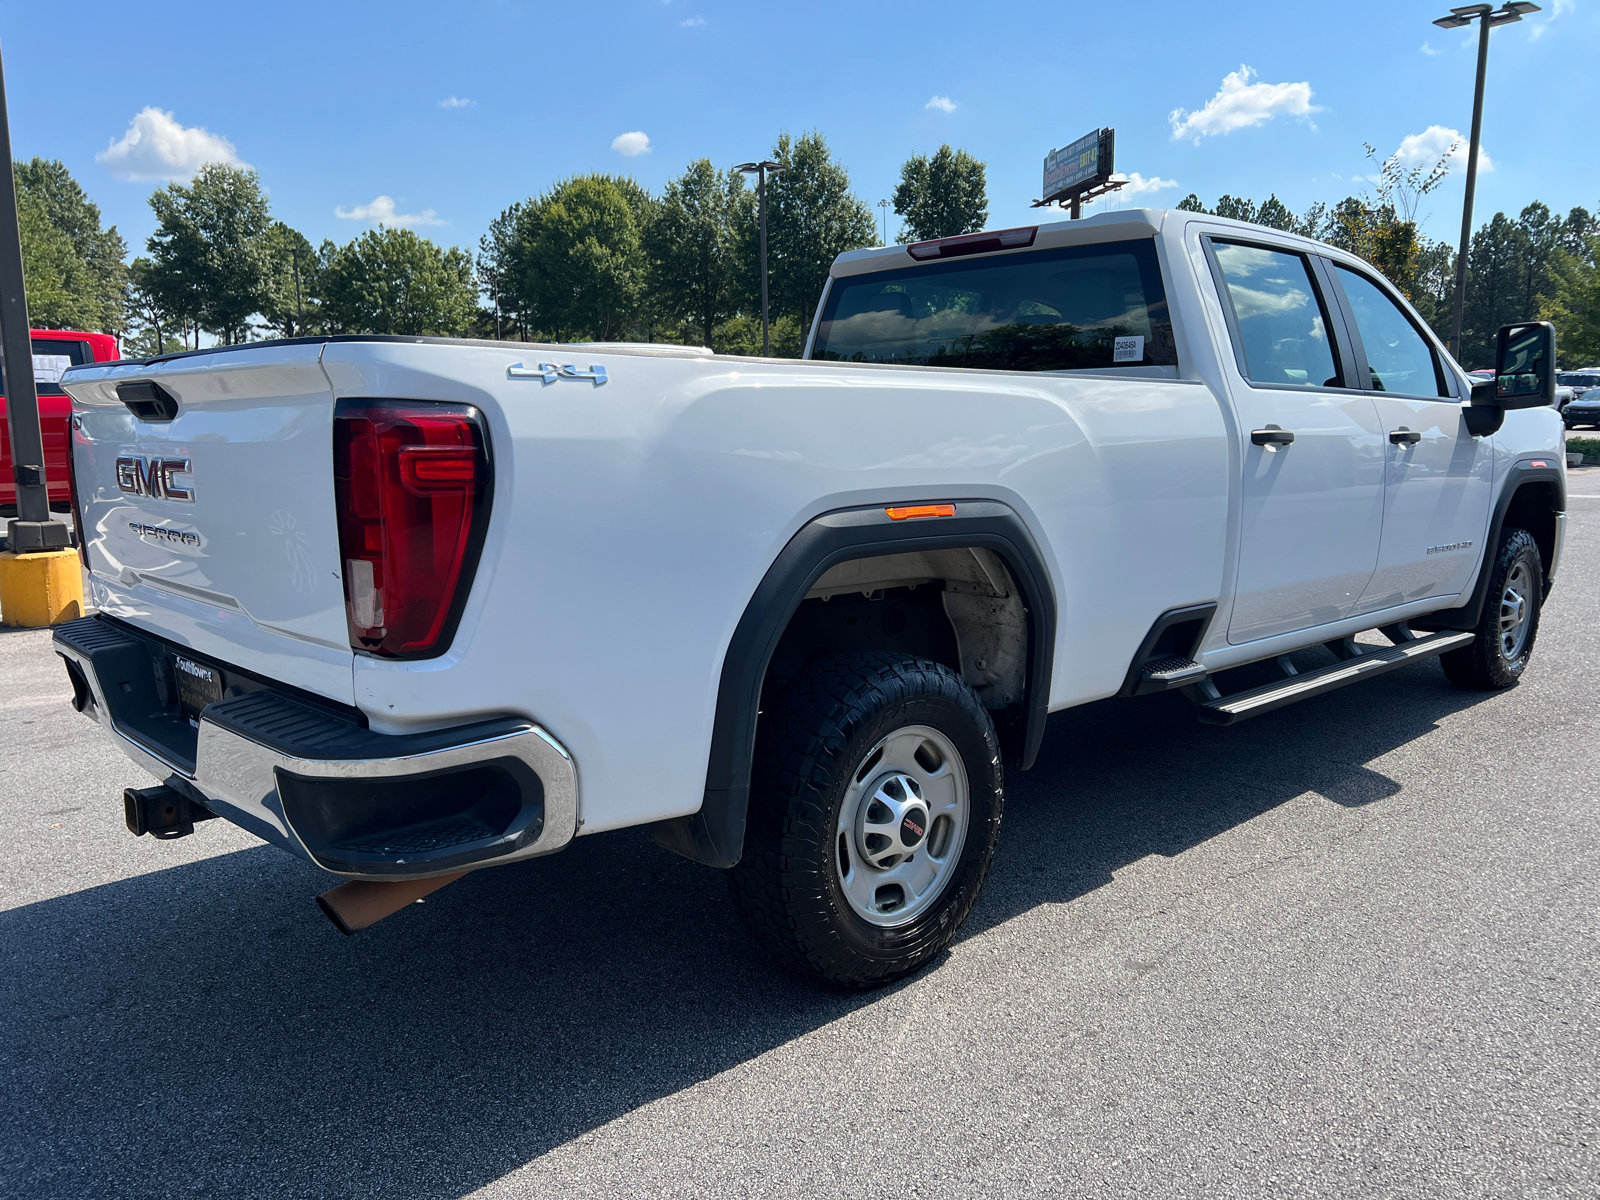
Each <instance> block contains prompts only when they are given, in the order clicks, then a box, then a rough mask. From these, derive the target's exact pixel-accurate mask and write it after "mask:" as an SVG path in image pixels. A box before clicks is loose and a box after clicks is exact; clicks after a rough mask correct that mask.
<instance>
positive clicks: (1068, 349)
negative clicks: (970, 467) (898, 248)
mask: <svg viewBox="0 0 1600 1200" xmlns="http://www.w3.org/2000/svg"><path fill="white" fill-rule="evenodd" d="M811 357H812V358H820V359H832V360H834V361H837V362H862V363H895V364H900V365H909V366H922V367H981V368H987V369H990V370H1003V371H1081V370H1088V369H1097V370H1105V369H1108V368H1113V367H1151V366H1157V367H1161V366H1170V367H1175V366H1177V363H1178V355H1177V351H1176V348H1175V347H1174V345H1173V339H1172V324H1171V321H1170V320H1169V319H1168V316H1167V298H1166V293H1165V292H1164V291H1163V290H1162V287H1161V269H1160V266H1159V264H1158V262H1157V259H1156V251H1155V242H1154V241H1153V240H1151V239H1140V240H1138V241H1128V242H1110V243H1106V244H1104V245H1099V246H1072V247H1064V248H1062V249H1057V250H1030V251H1027V252H1024V253H1018V254H1008V255H1005V256H1003V257H999V258H975V259H970V260H967V261H957V262H947V263H933V264H929V265H928V266H923V267H909V268H905V269H902V270H898V271H881V272H875V273H873V274H870V275H858V276H854V277H848V276H847V277H845V278H843V279H835V280H834V281H833V286H832V287H831V288H830V289H829V291H828V302H827V305H826V306H825V307H824V308H823V311H822V319H821V320H820V321H819V322H818V324H817V337H816V342H815V344H814V346H813V348H812V352H811Z"/></svg>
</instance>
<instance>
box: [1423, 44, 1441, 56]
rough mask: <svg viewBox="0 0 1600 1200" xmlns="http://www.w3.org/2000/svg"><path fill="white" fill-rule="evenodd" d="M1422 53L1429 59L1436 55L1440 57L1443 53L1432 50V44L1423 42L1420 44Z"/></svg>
mask: <svg viewBox="0 0 1600 1200" xmlns="http://www.w3.org/2000/svg"><path fill="white" fill-rule="evenodd" d="M1422 52H1423V53H1424V54H1426V55H1427V56H1428V57H1429V58H1433V57H1435V56H1437V55H1440V54H1443V53H1444V51H1443V50H1435V49H1434V48H1433V45H1432V43H1430V42H1423V43H1422Z"/></svg>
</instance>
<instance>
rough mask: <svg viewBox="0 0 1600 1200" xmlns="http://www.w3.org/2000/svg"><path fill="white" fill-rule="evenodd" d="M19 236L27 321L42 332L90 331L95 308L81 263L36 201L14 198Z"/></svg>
mask: <svg viewBox="0 0 1600 1200" xmlns="http://www.w3.org/2000/svg"><path fill="white" fill-rule="evenodd" d="M17 223H18V225H19V227H20V232H21V234H22V275H23V278H24V279H25V280H26V281H27V290H28V319H29V321H30V322H32V323H33V325H34V326H35V327H38V328H43V329H92V328H94V327H95V326H96V325H97V324H98V323H99V321H98V318H99V316H100V311H99V307H98V306H97V305H96V304H95V303H94V301H93V300H92V298H90V297H89V296H88V295H86V294H85V288H84V279H83V260H82V259H81V258H79V257H78V256H77V254H76V253H75V252H74V251H73V248H72V239H71V238H69V237H67V235H66V234H64V233H62V232H61V230H59V229H57V228H56V227H55V225H54V224H53V223H52V222H51V220H50V217H49V214H48V212H47V211H46V210H45V207H44V205H43V204H42V203H41V202H40V201H39V200H38V198H37V197H35V196H31V195H29V194H27V193H26V192H19V193H18V194H17Z"/></svg>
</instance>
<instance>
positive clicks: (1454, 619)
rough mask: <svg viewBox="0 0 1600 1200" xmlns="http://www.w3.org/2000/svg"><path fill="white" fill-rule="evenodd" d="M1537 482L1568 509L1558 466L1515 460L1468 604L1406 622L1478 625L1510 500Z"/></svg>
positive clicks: (1559, 508)
mask: <svg viewBox="0 0 1600 1200" xmlns="http://www.w3.org/2000/svg"><path fill="white" fill-rule="evenodd" d="M1548 457H1553V455H1552V456H1548ZM1534 483H1548V484H1550V485H1551V486H1552V487H1553V488H1554V489H1555V493H1556V507H1555V511H1556V512H1558V513H1563V512H1566V511H1567V480H1566V476H1565V475H1564V474H1563V473H1562V471H1561V469H1560V468H1559V467H1535V466H1530V465H1529V464H1528V463H1527V462H1518V463H1513V464H1512V466H1511V469H1510V470H1509V471H1508V472H1507V473H1506V486H1505V487H1503V488H1501V489H1500V495H1499V498H1498V499H1496V501H1495V505H1494V513H1493V515H1492V516H1491V517H1490V519H1489V533H1488V536H1487V537H1486V538H1485V539H1484V543H1483V559H1482V560H1481V561H1480V563H1479V564H1478V580H1477V582H1476V583H1475V584H1473V585H1472V591H1471V593H1470V594H1469V595H1468V596H1467V599H1466V601H1465V603H1463V604H1461V605H1460V606H1458V607H1456V608H1444V609H1440V610H1439V611H1438V612H1431V613H1428V614H1427V615H1426V616H1422V617H1418V618H1416V619H1415V620H1413V621H1410V622H1407V623H1408V624H1409V625H1411V626H1412V627H1413V628H1415V629H1423V630H1438V629H1462V630H1471V629H1476V628H1477V627H1478V618H1479V617H1480V616H1481V615H1482V614H1483V602H1484V601H1485V600H1486V599H1487V598H1488V595H1489V575H1490V568H1491V566H1492V559H1493V556H1494V553H1495V549H1496V548H1497V547H1498V546H1499V545H1500V531H1501V529H1502V528H1503V527H1504V526H1505V520H1506V513H1507V512H1508V511H1509V510H1510V508H1511V502H1512V500H1514V499H1515V498H1516V494H1517V492H1519V491H1520V490H1522V489H1523V488H1525V487H1527V486H1528V485H1529V484H1534Z"/></svg>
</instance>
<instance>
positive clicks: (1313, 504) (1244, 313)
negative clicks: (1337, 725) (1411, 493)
mask: <svg viewBox="0 0 1600 1200" xmlns="http://www.w3.org/2000/svg"><path fill="white" fill-rule="evenodd" d="M1204 240H1205V242H1206V244H1207V246H1206V248H1207V252H1208V254H1209V256H1210V261H1211V265H1212V270H1213V273H1214V275H1215V277H1216V282H1217V290H1218V292H1219V294H1220V296H1221V300H1222V305H1223V310H1224V315H1225V317H1226V318H1227V323H1228V330H1229V335H1230V337H1231V338H1232V341H1233V349H1234V365H1235V367H1236V368H1237V374H1236V375H1235V376H1233V377H1232V378H1231V379H1230V381H1229V382H1230V391H1231V393H1232V396H1233V403H1234V409H1235V411H1236V412H1237V414H1238V418H1239V423H1240V426H1241V440H1242V442H1243V444H1242V446H1241V471H1242V478H1241V481H1240V486H1241V494H1242V502H1243V503H1242V510H1241V514H1240V516H1241V526H1240V537H1239V572H1238V578H1237V582H1236V585H1235V596H1234V604H1233V614H1232V616H1231V618H1230V619H1229V624H1228V640H1229V641H1230V642H1232V643H1234V644H1236V645H1237V644H1238V643H1241V642H1249V641H1254V640H1256V639H1258V638H1265V637H1272V636H1274V635H1276V634H1281V633H1291V632H1294V631H1296V630H1300V629H1309V628H1312V627H1314V626H1317V625H1326V624H1328V623H1329V622H1332V621H1337V620H1340V619H1341V618H1343V617H1347V616H1349V615H1350V614H1351V613H1352V612H1353V611H1354V610H1355V606H1356V602H1357V600H1358V599H1359V598H1360V596H1361V594H1362V593H1363V592H1364V591H1365V590H1366V587H1367V583H1368V581H1369V580H1370V579H1371V578H1372V571H1373V567H1374V564H1375V563H1376V562H1377V557H1378V542H1379V536H1380V533H1381V530H1382V525H1383V440H1382V437H1381V436H1380V432H1379V427H1378V414H1377V409H1376V406H1375V405H1374V404H1373V402H1372V398H1371V397H1370V396H1368V395H1366V394H1364V393H1363V392H1361V391H1359V390H1357V389H1356V388H1355V387H1354V386H1353V383H1354V380H1353V379H1351V377H1350V375H1351V373H1350V371H1349V370H1348V368H1347V366H1346V365H1345V364H1346V359H1347V354H1345V353H1341V347H1342V345H1343V341H1344V339H1343V328H1342V326H1341V325H1336V324H1335V319H1336V318H1335V317H1334V315H1333V314H1334V313H1335V312H1336V311H1337V310H1336V309H1335V308H1334V306H1333V305H1332V304H1331V303H1330V302H1329V297H1328V288H1329V285H1328V281H1327V279H1326V276H1325V274H1324V272H1323V271H1322V269H1321V268H1320V266H1319V265H1318V263H1317V262H1316V261H1315V260H1314V259H1313V258H1311V257H1310V256H1308V255H1306V254H1303V253H1301V252H1300V251H1298V250H1297V249H1294V248H1292V247H1287V246H1281V245H1273V244H1271V243H1269V242H1255V241H1252V240H1246V239H1243V238H1235V237H1232V236H1223V235H1221V234H1216V235H1212V236H1209V237H1207V238H1205V239H1204Z"/></svg>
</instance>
